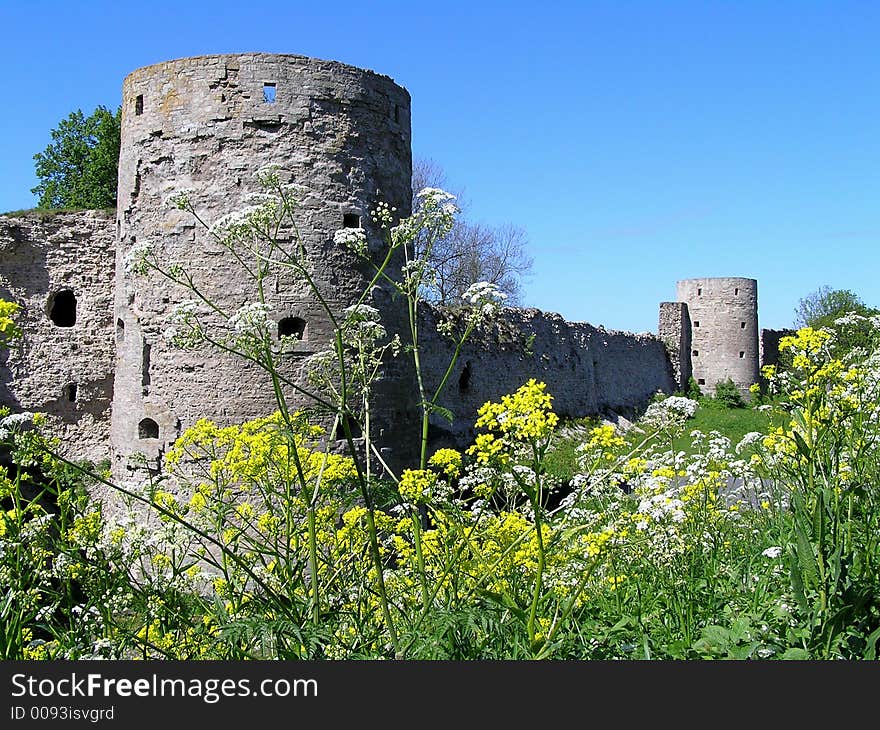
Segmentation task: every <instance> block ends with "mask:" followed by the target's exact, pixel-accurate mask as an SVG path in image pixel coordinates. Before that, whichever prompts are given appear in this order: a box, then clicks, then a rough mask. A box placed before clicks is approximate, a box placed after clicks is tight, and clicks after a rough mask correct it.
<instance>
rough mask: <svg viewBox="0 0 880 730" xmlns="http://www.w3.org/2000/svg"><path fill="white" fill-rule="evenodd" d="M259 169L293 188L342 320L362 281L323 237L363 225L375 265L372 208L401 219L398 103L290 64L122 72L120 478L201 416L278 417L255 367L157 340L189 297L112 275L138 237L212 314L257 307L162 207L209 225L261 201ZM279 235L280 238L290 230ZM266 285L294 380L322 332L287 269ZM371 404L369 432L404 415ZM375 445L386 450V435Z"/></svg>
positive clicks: (406, 99)
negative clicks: (128, 465)
mask: <svg viewBox="0 0 880 730" xmlns="http://www.w3.org/2000/svg"><path fill="white" fill-rule="evenodd" d="M269 164H277V165H279V166H280V168H281V174H282V178H283V180H285V181H288V182H290V183H291V184H293V185H295V186H297V194H296V197H297V199H298V201H299V210H298V213H299V218H298V220H297V227H298V229H299V234H300V236H301V238H302V242H303V244H304V246H305V250H306V252H307V255H308V258H309V260H310V261H311V263H312V275H313V277H314V279H315V281H316V282H317V284H318V287H319V288H320V289H321V292H322V295H323V296H324V297H325V298H326V299H327V300H328V301H329V302H331V305H332V307H333V308H335V309H337V310H338V311H341V310H342V309H343V308H344V307H346V306H348V305H350V304H352V303H353V302H354V301H355V300H356V298H357V296H358V295H359V294H360V292H362V291H363V289H364V287H365V286H366V284H367V283H368V282H369V278H368V275H369V274H370V273H371V272H370V271H368V267H365V266H364V264H363V263H362V262H361V261H359V259H358V258H357V257H356V256H355V255H354V254H352V253H350V252H348V251H345V250H340V247H339V246H337V245H335V244H334V242H333V234H334V232H335V231H336V230H338V229H340V228H343V227H361V228H363V229H365V231H366V233H367V238H368V241H369V245H370V248H371V250H373V251H374V252H377V255H378V253H381V252H380V251H379V249H380V248H381V246H382V240H381V236H380V232H379V231H378V230H377V229H376V228H375V227H374V226H373V225H372V223H371V220H370V216H369V212H370V210H372V209H373V207H374V206H375V205H376V203H377V202H379V201H380V200H381V201H385V202H387V203H388V204H389V205H392V206H396V208H397V211H398V214H399V215H401V216H406V215H408V214H409V210H410V202H411V201H410V195H411V193H410V179H411V174H412V158H411V148H410V96H409V93H408V92H407V91H406V90H405V89H404V88H402V87H400V86H398V85H397V84H395V83H394V82H393V81H392V80H391V79H389V78H388V77H387V76H382V75H379V74H376V73H374V72H372V71H368V70H364V69H360V68H355V67H352V66H348V65H345V64H341V63H337V62H333V61H323V60H317V59H313V58H307V57H303V56H294V55H274V54H237V55H218V56H198V57H193V58H184V59H179V60H175V61H169V62H167V63H160V64H156V65H153V66H147V67H145V68H141V69H138V70H136V71H134V72H133V73H131V74H130V75H129V76H128V77H126V79H125V81H124V84H123V114H122V139H121V150H120V159H119V188H118V208H117V222H116V223H117V251H116V289H115V291H116V296H115V312H114V321H115V330H116V347H117V359H116V368H115V382H114V396H113V407H112V424H111V441H112V446H113V452H114V469H115V470H116V472H117V473H120V469H122V464H124V463H125V462H127V457H128V456H129V455H131V454H133V453H136V452H139V453H143V454H146V455H147V457H148V459H150V460H152V461H153V462H154V464H155V466H158V463H159V461H160V459H161V456H162V453H163V452H164V451H165V450H166V449H167V447H168V445H169V444H170V443H172V442H173V441H174V440H175V439H176V438H177V436H178V435H180V433H181V432H182V430H183V429H185V428H187V427H188V426H191V425H192V424H193V423H194V422H195V421H196V420H197V419H198V418H200V417H204V416H208V417H211V418H214V419H215V420H217V421H219V422H221V424H223V423H224V422H240V421H241V420H243V419H246V418H251V417H256V416H261V415H266V414H268V413H270V412H271V411H273V410H274V409H275V400H274V398H273V391H272V387H271V383H270V381H269V379H268V378H267V377H266V375H265V373H263V372H262V371H261V370H259V369H258V368H255V367H253V366H249V364H248V363H247V362H245V361H244V360H242V359H241V358H238V357H233V356H229V355H224V354H218V353H217V351H216V350H213V349H211V348H204V349H200V350H198V351H195V352H188V351H181V350H179V349H176V348H174V347H173V346H171V345H170V344H168V343H167V342H166V341H165V339H164V338H163V333H164V332H165V331H166V330H167V328H168V326H169V323H170V317H171V315H172V313H173V311H174V309H175V307H176V305H178V304H179V303H180V302H181V299H186V298H192V296H191V295H189V294H187V292H186V291H185V290H183V289H182V288H180V287H178V286H176V285H174V284H173V283H170V282H169V281H168V280H167V279H165V278H164V277H162V276H160V275H158V274H156V273H150V274H148V275H146V276H144V275H140V274H132V273H130V272H128V271H126V266H125V261H126V256H127V255H128V254H129V253H130V251H131V250H132V249H133V247H135V246H136V245H139V244H143V243H148V244H150V246H151V247H152V248H153V249H154V250H155V251H156V253H157V254H158V256H159V258H160V260H162V261H163V262H164V263H165V264H166V265H170V264H174V263H178V264H182V265H184V266H185V267H186V269H187V270H188V271H189V272H190V273H191V275H192V276H193V279H194V281H195V284H196V285H197V286H199V287H201V288H202V289H203V291H204V293H205V294H206V295H207V296H208V297H209V298H210V299H211V300H213V301H215V302H217V303H218V304H219V305H220V306H221V307H222V308H223V309H224V311H225V312H228V313H232V312H235V311H236V310H237V309H238V308H239V307H241V306H242V305H244V304H246V303H248V302H249V301H254V293H253V292H254V287H253V285H252V283H250V281H249V278H248V277H247V276H246V275H245V273H244V271H243V270H242V269H241V267H240V266H238V265H237V264H236V262H235V260H234V259H233V257H232V256H231V255H230V254H229V253H228V252H227V251H225V250H224V249H223V248H221V247H220V246H219V245H217V243H216V242H214V241H213V239H212V238H211V237H210V235H208V233H207V232H206V231H205V230H204V228H203V227H202V226H200V225H197V224H196V221H195V220H194V219H193V216H192V215H190V214H189V213H188V212H185V211H181V210H177V209H174V208H173V207H172V206H169V205H168V204H167V199H168V197H169V195H171V194H172V193H174V192H176V191H179V190H180V189H188V190H189V191H190V200H191V201H192V203H193V205H194V206H195V209H196V210H197V211H198V212H199V213H200V214H201V215H203V216H204V218H205V220H206V221H207V222H208V223H211V222H213V221H214V220H216V219H217V218H219V217H220V216H222V215H223V214H225V213H228V212H231V211H234V210H236V209H238V208H240V207H242V206H243V204H244V202H245V200H246V198H247V196H248V195H249V194H252V193H254V192H259V191H260V188H259V186H258V185H257V182H256V181H255V174H256V172H257V171H258V170H259V169H260V168H262V167H264V166H266V165H269ZM282 237H283V238H285V239H286V240H287V242H288V243H290V242H291V241H292V240H293V237H294V236H293V231H291V230H287V231H282ZM265 284H266V288H267V296H268V299H269V302H270V306H271V309H272V311H271V313H270V316H271V317H273V318H274V319H275V320H276V321H277V322H278V323H279V331H280V333H281V334H292V335H294V336H296V337H298V338H299V343H298V345H297V347H296V348H295V351H294V352H292V353H291V354H290V356H289V358H288V361H287V362H286V365H285V367H287V368H288V372H287V373H286V374H287V375H289V377H291V378H292V379H294V380H296V379H297V378H299V377H301V373H300V372H299V370H300V368H301V365H302V362H303V359H304V357H305V356H308V355H310V354H312V353H314V352H315V351H316V350H319V349H322V348H323V347H325V346H327V344H328V342H329V339H330V336H331V333H332V331H333V327H332V324H331V322H330V321H329V318H328V317H327V316H326V315H325V314H323V313H322V311H321V309H320V307H319V306H318V302H317V300H316V299H314V298H313V297H312V296H311V294H310V292H309V290H308V287H307V286H306V282H305V281H304V280H303V279H302V278H298V277H297V276H295V275H294V274H293V273H290V274H286V273H284V274H280V275H278V276H273V277H272V278H271V279H270V280H268V281H266V282H265ZM371 303H372V304H373V305H374V306H377V307H379V308H380V309H382V308H383V307H384V309H385V312H384V314H386V315H387V317H391V319H392V321H387V319H386V326H387V328H388V330H389V331H397V330H398V329H399V324H398V323H397V322H396V321H393V318H394V317H395V316H397V315H396V312H395V311H394V310H393V309H392V304H391V298H390V296H388V294H387V292H384V291H383V290H376V291H374V298H373V300H372V301H371ZM394 306H396V305H394ZM400 387H403V386H400ZM377 400H378V401H379V402H380V403H384V402H385V401H387V405H385V406H383V407H384V408H385V411H384V412H379V413H376V414H375V419H376V422H377V429H376V430H377V431H379V430H380V429H381V427H383V426H382V424H384V427H386V428H388V429H393V428H394V424H395V423H396V422H402V423H406V422H407V421H408V419H406V418H397V415H398V413H397V412H396V411H395V409H405V408H407V407H408V405H409V404H407V403H401V402H400V399H399V398H398V399H395V398H388V399H377ZM292 405H294V406H296V402H295V399H294V403H293V404H292ZM377 436H380V434H378V433H377ZM384 438H385V439H388V440H392V441H393V435H392V434H389V433H385V434H384Z"/></svg>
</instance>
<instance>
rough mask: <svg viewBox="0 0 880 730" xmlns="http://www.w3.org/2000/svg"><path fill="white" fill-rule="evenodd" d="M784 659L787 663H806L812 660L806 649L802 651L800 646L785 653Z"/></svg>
mask: <svg viewBox="0 0 880 730" xmlns="http://www.w3.org/2000/svg"><path fill="white" fill-rule="evenodd" d="M782 658H783V659H785V660H787V661H806V660H807V659H809V658H810V655H809V654H808V653H807V650H806V649H801V648H800V647H799V646H793V647H791V648H789V649H786V650H785V651H784V652H783V654H782Z"/></svg>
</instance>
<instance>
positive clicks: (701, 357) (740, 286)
mask: <svg viewBox="0 0 880 730" xmlns="http://www.w3.org/2000/svg"><path fill="white" fill-rule="evenodd" d="M676 288H677V298H678V301H679V302H684V303H685V304H687V312H688V316H689V318H690V325H691V326H690V330H691V343H690V346H691V352H690V355H691V358H690V360H691V367H692V372H693V377H694V378H695V379H696V381H697V383H698V385H699V386H700V390H702V391H703V392H704V393H706V394H712V393H713V392H714V388H715V384H716V383H718V382H719V381H723V380H726V379H727V378H730V379H731V380H732V381H733V382H734V383H736V385H737V386H738V387H739V389H740V390H741V391H742V392H743V393H744V394H745V395H748V388H749V386H750V385H752V384H753V383H757V382H758V379H759V376H760V373H759V367H758V357H759V352H758V282H757V280H755V279H743V278H738V277H719V278H703V279H683V280H681V281H679V282H677V285H676Z"/></svg>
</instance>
